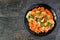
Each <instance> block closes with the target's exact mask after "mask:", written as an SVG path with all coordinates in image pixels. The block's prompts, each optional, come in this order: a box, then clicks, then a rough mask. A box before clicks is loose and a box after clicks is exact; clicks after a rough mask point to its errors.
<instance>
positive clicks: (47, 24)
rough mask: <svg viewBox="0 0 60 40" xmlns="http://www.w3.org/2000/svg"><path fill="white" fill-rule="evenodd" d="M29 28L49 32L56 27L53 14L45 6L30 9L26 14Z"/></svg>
mask: <svg viewBox="0 0 60 40" xmlns="http://www.w3.org/2000/svg"><path fill="white" fill-rule="evenodd" d="M26 18H27V21H28V25H29V29H30V30H31V31H33V32H35V33H38V34H39V33H47V32H48V31H49V30H52V28H53V27H54V24H55V22H54V20H53V14H52V13H51V11H50V10H48V9H46V8H44V7H37V8H34V9H32V10H31V11H28V13H27V15H26Z"/></svg>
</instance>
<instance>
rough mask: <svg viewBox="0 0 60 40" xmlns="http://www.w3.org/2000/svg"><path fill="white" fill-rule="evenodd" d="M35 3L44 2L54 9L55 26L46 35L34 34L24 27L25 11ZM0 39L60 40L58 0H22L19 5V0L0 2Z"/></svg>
mask: <svg viewBox="0 0 60 40" xmlns="http://www.w3.org/2000/svg"><path fill="white" fill-rule="evenodd" d="M0 1H2V0H0ZM36 3H46V4H48V5H50V6H51V7H52V8H53V9H54V10H55V11H56V14H57V25H56V28H55V29H54V31H53V32H52V33H50V34H49V35H47V36H43V37H38V36H34V35H32V34H30V33H29V31H28V30H27V29H26V27H25V24H24V16H25V14H26V11H27V10H28V8H29V7H30V6H31V5H33V4H36ZM0 40H60V0H54V1H53V0H22V1H21V5H20V2H12V3H9V2H8V3H6V2H3V3H2V2H0Z"/></svg>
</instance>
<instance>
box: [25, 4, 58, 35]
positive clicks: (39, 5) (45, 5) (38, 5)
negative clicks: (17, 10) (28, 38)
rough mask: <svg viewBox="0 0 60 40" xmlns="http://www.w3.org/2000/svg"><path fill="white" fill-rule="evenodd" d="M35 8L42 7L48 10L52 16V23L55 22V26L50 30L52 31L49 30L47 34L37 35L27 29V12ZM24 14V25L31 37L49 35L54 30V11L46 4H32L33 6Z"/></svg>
mask: <svg viewBox="0 0 60 40" xmlns="http://www.w3.org/2000/svg"><path fill="white" fill-rule="evenodd" d="M37 7H44V8H45V9H48V10H49V11H50V12H51V13H52V14H53V17H54V21H55V25H54V27H53V28H52V30H49V31H48V32H47V33H39V34H37V33H35V32H33V31H31V30H30V29H29V25H28V21H27V19H26V14H27V13H28V12H29V11H31V10H32V9H34V8H37ZM26 14H25V18H24V22H25V25H26V28H27V30H28V31H29V32H30V33H31V34H33V35H37V36H45V35H47V34H50V33H51V32H52V31H53V30H54V28H55V27H56V19H57V18H56V14H55V11H54V9H53V8H51V7H50V6H49V5H47V4H42V3H41V4H34V5H32V6H31V7H30V8H29V9H28V10H27V12H26Z"/></svg>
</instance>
